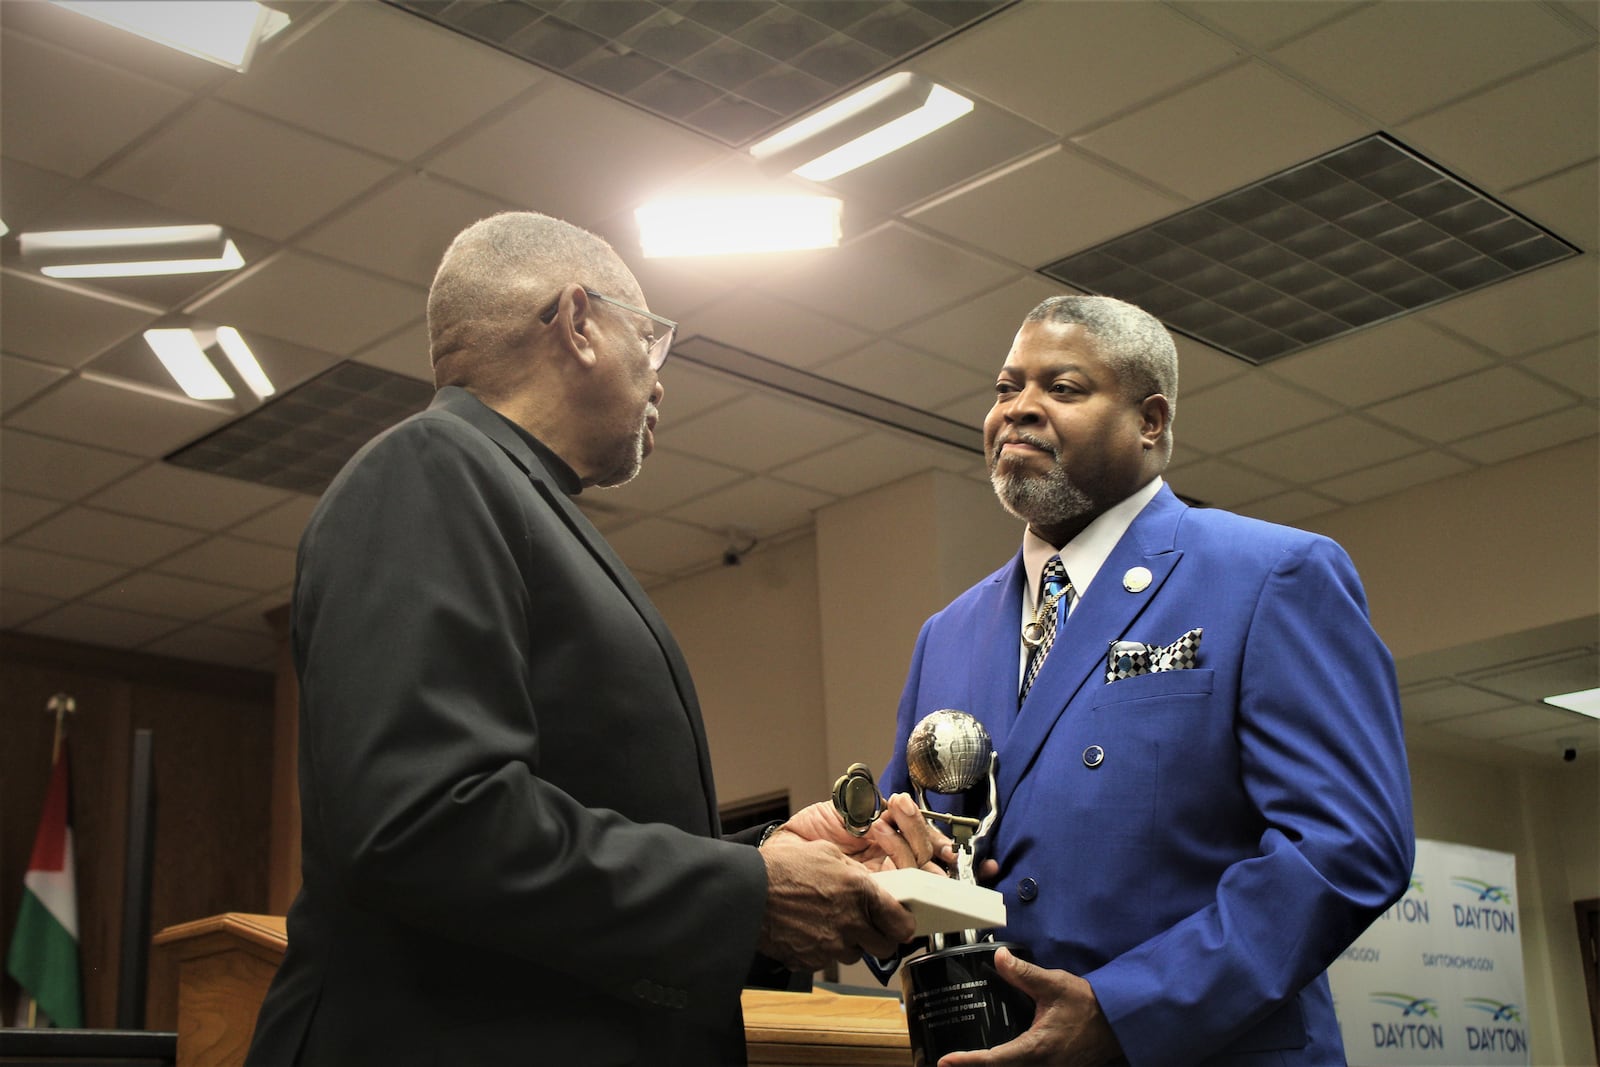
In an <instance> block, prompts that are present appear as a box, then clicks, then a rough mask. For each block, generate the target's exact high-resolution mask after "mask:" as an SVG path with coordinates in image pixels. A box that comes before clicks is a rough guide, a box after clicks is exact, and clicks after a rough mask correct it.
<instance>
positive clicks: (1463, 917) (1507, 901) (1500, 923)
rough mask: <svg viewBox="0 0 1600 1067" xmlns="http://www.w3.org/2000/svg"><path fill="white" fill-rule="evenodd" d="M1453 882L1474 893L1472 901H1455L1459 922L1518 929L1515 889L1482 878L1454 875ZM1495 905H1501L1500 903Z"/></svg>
mask: <svg viewBox="0 0 1600 1067" xmlns="http://www.w3.org/2000/svg"><path fill="white" fill-rule="evenodd" d="M1450 884H1451V885H1453V886H1455V887H1456V888H1457V889H1459V890H1461V891H1463V892H1465V893H1469V894H1471V895H1472V898H1473V903H1471V904H1452V905H1451V908H1452V910H1453V912H1454V914H1455V920H1456V926H1457V927H1458V928H1461V929H1466V930H1488V931H1491V932H1493V933H1497V934H1514V933H1516V932H1517V913H1516V912H1514V911H1512V910H1511V890H1510V889H1508V888H1506V887H1505V886H1503V885H1490V884H1489V883H1488V882H1485V881H1484V880H1483V879H1481V878H1452V879H1450ZM1495 905H1501V906H1500V907H1496V906H1495Z"/></svg>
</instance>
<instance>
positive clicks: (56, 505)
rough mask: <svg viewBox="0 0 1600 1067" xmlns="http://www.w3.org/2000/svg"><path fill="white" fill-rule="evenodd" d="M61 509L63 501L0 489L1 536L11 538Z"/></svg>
mask: <svg viewBox="0 0 1600 1067" xmlns="http://www.w3.org/2000/svg"><path fill="white" fill-rule="evenodd" d="M60 510H61V501H59V500H50V499H48V498H47V497H42V496H31V495H29V494H27V493H15V492H12V491H11V490H10V489H9V488H8V489H3V490H0V537H5V538H9V537H12V536H13V535H15V534H18V533H21V532H22V531H23V530H26V529H27V528H28V527H30V526H32V525H33V524H34V523H36V522H39V521H40V520H42V519H44V518H45V517H46V516H48V515H52V514H54V513H55V512H58V511H60Z"/></svg>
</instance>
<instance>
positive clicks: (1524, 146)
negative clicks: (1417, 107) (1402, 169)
mask: <svg viewBox="0 0 1600 1067" xmlns="http://www.w3.org/2000/svg"><path fill="white" fill-rule="evenodd" d="M1597 83H1600V73H1597V70H1596V52H1595V50H1594V49H1593V48H1590V49H1588V50H1587V51H1585V52H1581V53H1579V54H1578V55H1575V56H1571V57H1569V58H1567V59H1564V60H1561V61H1560V62H1556V63H1548V64H1545V65H1543V66H1541V67H1539V68H1538V69H1537V70H1535V71H1533V73H1531V74H1526V75H1523V76H1522V77H1520V78H1517V79H1516V80H1515V81H1511V82H1508V83H1506V84H1504V85H1501V86H1499V87H1497V88H1494V89H1490V90H1488V91H1487V92H1484V93H1481V94H1479V95H1477V96H1473V97H1470V98H1468V99H1466V100H1462V101H1461V102H1459V103H1456V104H1452V105H1450V106H1449V107H1445V108H1441V109H1439V110H1438V111H1435V112H1432V113H1431V114H1428V115H1425V116H1423V117H1422V118H1420V119H1417V120H1415V121H1413V122H1408V123H1405V124H1404V125H1402V126H1399V127H1397V128H1395V130H1394V134H1395V136H1397V137H1399V138H1400V140H1402V141H1404V142H1405V143H1406V144H1409V145H1411V146H1412V147H1414V148H1416V149H1418V150H1420V151H1421V152H1422V153H1423V154H1424V155H1426V156H1428V157H1429V158H1430V159H1433V160H1434V161H1435V162H1438V163H1441V164H1443V165H1444V166H1446V167H1449V168H1450V169H1451V170H1453V171H1455V172H1456V173H1457V174H1461V175H1463V176H1465V177H1466V178H1468V179H1469V180H1471V181H1472V182H1473V183H1474V184H1476V185H1479V186H1484V187H1487V188H1489V189H1490V190H1495V191H1498V190H1501V189H1505V188H1507V187H1509V186H1513V185H1517V184H1519V183H1522V182H1527V181H1531V180H1533V179H1535V178H1542V177H1544V176H1545V175H1547V174H1552V173H1554V172H1556V171H1559V170H1562V169H1563V168H1566V167H1570V166H1573V165H1575V164H1578V163H1586V162H1588V161H1589V160H1592V159H1593V158H1594V156H1595V152H1596V145H1597V141H1600V112H1597V99H1596V93H1595V85H1596V84H1597Z"/></svg>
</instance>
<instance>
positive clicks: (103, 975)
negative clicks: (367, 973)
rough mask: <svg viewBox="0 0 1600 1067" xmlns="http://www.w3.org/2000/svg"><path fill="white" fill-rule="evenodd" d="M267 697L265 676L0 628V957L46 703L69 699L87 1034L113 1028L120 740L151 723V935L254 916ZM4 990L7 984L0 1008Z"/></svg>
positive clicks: (26, 847) (124, 755)
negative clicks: (236, 914) (73, 709)
mask: <svg viewBox="0 0 1600 1067" xmlns="http://www.w3.org/2000/svg"><path fill="white" fill-rule="evenodd" d="M272 690H273V678H272V676H271V675H270V674H267V673H263V672H256V671H237V670H229V669H227V668H220V667H212V666H208V665H204V664H196V663H189V662H187V661H183V660H175V659H167V658H163V657H156V656H142V655H138V654H136V653H128V652H119V651H115V650H108V649H98V648H92V647H89V646H84V645H73V644H68V643H65V642H57V641H49V640H45V639H39V638H26V637H22V636H20V635H16V634H0V738H3V739H4V741H3V743H0V955H3V953H4V951H5V947H6V945H7V944H8V942H9V940H10V937H11V932H12V929H13V927H14V925H15V923H16V914H17V905H18V902H19V898H20V894H21V889H22V875H23V872H24V871H25V870H26V868H27V864H28V854H29V852H30V850H31V849H32V846H33V835H34V831H35V829H36V828H37V825H38V819H39V808H40V805H41V803H42V802H43V800H44V789H45V784H46V781H47V778H48V776H49V771H50V742H51V736H52V731H53V727H54V723H53V720H52V719H51V718H50V716H48V715H47V714H46V713H45V704H46V702H47V701H48V700H49V698H50V696H51V695H52V694H54V693H58V692H66V693H70V694H72V696H73V698H74V699H75V700H76V701H77V706H78V711H77V714H76V715H75V716H74V717H73V719H72V722H71V723H70V726H69V736H70V739H71V751H72V774H73V830H74V838H75V844H76V849H77V861H78V863H77V879H78V923H79V940H80V954H81V960H82V965H83V977H84V983H83V986H84V1021H85V1024H86V1025H87V1026H90V1027H111V1026H113V1025H115V1022H116V997H117V990H116V981H117V977H116V976H117V964H118V952H119V938H120V936H121V930H122V891H123V876H124V872H123V866H124V851H125V847H126V842H125V840H124V835H125V833H126V828H127V820H128V758H129V754H130V752H131V748H132V736H133V731H134V730H135V729H139V728H149V729H150V730H152V731H153V734H154V745H155V794H156V801H155V803H156V817H155V828H156V843H155V863H154V873H153V877H152V884H151V904H150V911H151V915H150V928H151V929H152V930H160V929H162V928H164V927H167V926H171V925H173V924H175V923H180V922H185V921H187V920H191V919H196V918H200V917H203V916H206V915H214V914H216V913H218V912H225V911H263V910H265V908H266V904H267V843H268V819H269V803H270V783H271V774H272V744H273V705H272V701H273V696H272ZM154 987H155V983H154V982H151V983H150V988H151V992H152V995H154ZM16 995H17V989H16V986H15V983H13V982H12V981H11V979H10V978H9V977H8V978H5V979H4V981H3V983H0V1003H3V1004H4V1007H5V1010H7V1011H9V1010H10V1009H11V1006H12V1005H13V1004H15V1003H16ZM152 1021H153V1020H152Z"/></svg>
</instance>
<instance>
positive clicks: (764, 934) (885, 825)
mask: <svg viewBox="0 0 1600 1067" xmlns="http://www.w3.org/2000/svg"><path fill="white" fill-rule="evenodd" d="M761 855H762V858H763V859H764V860H765V861H766V864H767V910H766V915H765V917H764V918H763V920H762V924H761V945H760V950H761V952H762V953H763V954H764V955H767V956H769V957H771V958H773V959H775V960H778V961H779V962H780V963H782V964H783V965H784V966H786V967H788V968H790V969H791V970H807V971H809V970H816V969H817V968H819V967H823V966H826V965H827V964H829V963H834V962H838V963H849V962H852V961H854V960H856V959H859V958H860V956H861V953H862V952H868V953H871V954H872V955H874V956H881V957H888V956H893V955H894V954H895V952H896V951H897V950H898V948H899V946H900V945H902V944H904V943H905V942H907V941H909V940H910V939H911V937H912V936H913V934H914V932H915V928H916V922H915V919H914V918H913V917H912V915H911V912H909V911H907V910H906V908H905V906H904V905H902V904H901V903H900V902H899V901H897V900H895V899H894V897H892V896H890V895H889V894H888V893H887V892H885V891H884V889H883V887H882V886H881V885H879V884H878V883H877V881H876V880H875V879H873V878H872V872H874V871H883V870H891V869H894V868H897V867H922V868H924V869H926V870H929V871H933V872H935V873H938V874H945V873H946V870H945V867H944V866H942V865H941V864H942V863H943V864H949V863H954V862H955V850H954V848H953V847H952V846H951V844H950V840H949V839H948V838H947V837H945V836H944V835H943V834H941V833H940V832H939V831H938V830H936V829H934V828H933V827H931V826H929V825H928V823H927V821H926V820H925V819H923V817H922V814H921V813H920V812H919V811H918V810H917V806H916V804H914V803H913V802H912V800H911V798H910V797H909V796H907V795H905V794H904V793H897V794H895V795H894V796H893V797H891V798H889V803H888V805H887V806H886V807H885V808H884V810H883V812H882V813H881V814H880V815H879V816H878V818H877V819H876V820H874V822H873V824H872V826H871V827H870V828H868V830H867V832H866V834H865V835H863V836H862V837H855V836H853V835H852V834H850V833H849V831H847V830H846V829H845V828H844V826H843V825H842V824H841V823H840V821H839V816H838V815H837V813H835V812H834V810H833V806H832V805H831V804H829V803H828V802H826V801H822V802H819V803H816V804H812V805H811V806H810V807H808V808H805V809H803V810H802V811H800V812H799V813H797V814H796V815H795V816H794V817H793V818H791V819H790V820H789V821H788V822H786V823H784V824H783V826H781V827H780V828H779V829H778V831H777V832H776V833H774V834H773V835H772V836H771V837H769V838H768V839H767V841H766V843H765V844H764V845H762V846H761Z"/></svg>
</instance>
